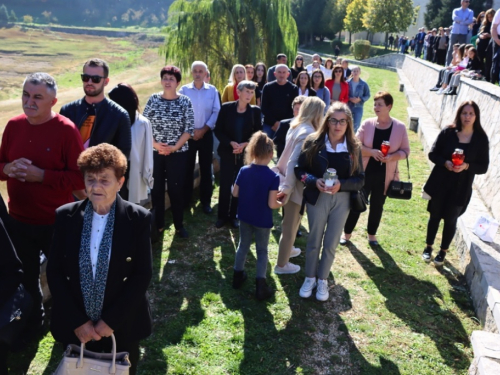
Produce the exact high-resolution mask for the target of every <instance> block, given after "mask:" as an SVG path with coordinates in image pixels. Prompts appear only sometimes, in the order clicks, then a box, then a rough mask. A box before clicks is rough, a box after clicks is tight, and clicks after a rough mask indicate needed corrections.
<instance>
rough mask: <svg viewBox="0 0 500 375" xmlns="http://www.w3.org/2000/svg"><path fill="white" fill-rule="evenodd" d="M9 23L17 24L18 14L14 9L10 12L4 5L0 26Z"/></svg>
mask: <svg viewBox="0 0 500 375" xmlns="http://www.w3.org/2000/svg"><path fill="white" fill-rule="evenodd" d="M7 22H17V16H16V12H14V9H11V10H10V12H9V10H8V9H7V7H6V6H5V5H4V4H2V5H0V25H1V24H3V23H7Z"/></svg>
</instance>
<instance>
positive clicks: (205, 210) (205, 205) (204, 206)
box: [203, 204, 212, 215]
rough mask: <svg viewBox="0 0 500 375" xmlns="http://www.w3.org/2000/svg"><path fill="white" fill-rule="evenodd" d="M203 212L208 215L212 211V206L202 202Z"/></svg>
mask: <svg viewBox="0 0 500 375" xmlns="http://www.w3.org/2000/svg"><path fill="white" fill-rule="evenodd" d="M203 212H204V213H206V214H207V215H210V214H211V213H212V207H210V205H209V204H204V205H203Z"/></svg>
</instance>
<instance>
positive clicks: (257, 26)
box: [160, 0, 298, 88]
mask: <svg viewBox="0 0 500 375" xmlns="http://www.w3.org/2000/svg"><path fill="white" fill-rule="evenodd" d="M166 32H167V35H166V39H165V44H164V45H163V46H162V47H161V48H160V53H161V54H162V55H164V56H165V58H166V60H167V61H169V62H172V63H174V64H176V65H177V66H179V67H180V68H181V69H183V70H184V71H187V70H188V69H189V67H190V65H191V63H192V62H193V61H195V60H203V61H205V62H206V63H207V65H208V67H209V69H210V72H211V77H212V83H213V84H215V85H216V86H217V87H219V88H222V87H223V86H224V85H225V84H226V83H227V78H228V77H229V73H230V71H231V68H232V66H233V65H234V64H237V63H240V64H248V63H253V64H254V63H256V62H258V61H264V62H265V63H266V64H267V65H270V64H274V63H275V61H276V55H277V54H278V53H285V54H286V55H287V56H289V57H290V58H292V56H295V53H296V51H297V42H298V33H297V26H296V23H295V20H294V19H293V18H292V16H291V13H290V3H289V0H176V1H175V2H174V3H172V5H171V6H170V9H169V27H168V28H167V30H166Z"/></svg>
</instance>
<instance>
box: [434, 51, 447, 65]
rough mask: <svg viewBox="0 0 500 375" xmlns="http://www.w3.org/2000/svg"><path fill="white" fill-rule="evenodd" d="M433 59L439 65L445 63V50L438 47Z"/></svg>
mask: <svg viewBox="0 0 500 375" xmlns="http://www.w3.org/2000/svg"><path fill="white" fill-rule="evenodd" d="M434 60H435V62H436V63H437V64H439V65H444V64H445V63H446V50H445V49H438V50H436V55H435V56H434Z"/></svg>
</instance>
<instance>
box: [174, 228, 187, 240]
mask: <svg viewBox="0 0 500 375" xmlns="http://www.w3.org/2000/svg"><path fill="white" fill-rule="evenodd" d="M175 234H176V235H178V236H179V237H180V238H189V234H188V232H187V230H186V228H184V227H182V228H180V229H177V230H176V231H175Z"/></svg>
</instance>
